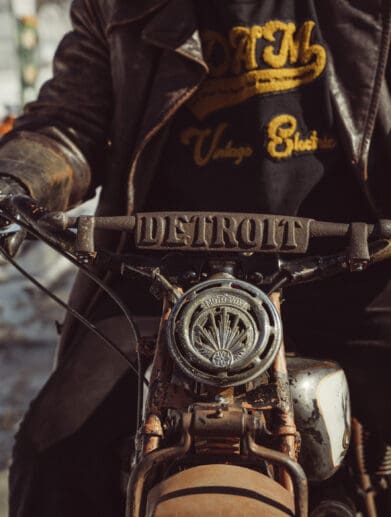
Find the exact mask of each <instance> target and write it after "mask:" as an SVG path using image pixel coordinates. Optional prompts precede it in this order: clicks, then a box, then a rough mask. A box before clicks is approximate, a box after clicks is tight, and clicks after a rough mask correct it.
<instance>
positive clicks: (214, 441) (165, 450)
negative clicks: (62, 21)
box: [0, 196, 391, 517]
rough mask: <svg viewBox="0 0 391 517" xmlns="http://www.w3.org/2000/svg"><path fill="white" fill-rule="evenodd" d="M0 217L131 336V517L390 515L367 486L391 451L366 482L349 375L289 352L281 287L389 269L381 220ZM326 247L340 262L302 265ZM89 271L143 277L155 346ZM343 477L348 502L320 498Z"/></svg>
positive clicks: (390, 234) (328, 259)
mask: <svg viewBox="0 0 391 517" xmlns="http://www.w3.org/2000/svg"><path fill="white" fill-rule="evenodd" d="M0 209H1V214H2V215H3V217H6V218H7V219H9V220H10V221H11V222H12V223H13V224H10V226H9V227H8V228H6V229H5V230H3V231H2V234H3V235H5V234H7V232H12V231H15V228H16V227H23V228H25V229H26V230H28V232H29V233H30V234H31V235H33V236H34V237H36V238H39V239H41V240H43V241H44V242H46V243H47V244H49V245H50V246H52V247H53V248H55V249H57V250H58V251H59V252H60V253H62V254H63V255H64V256H66V257H67V258H68V260H70V261H71V262H72V263H74V264H75V265H77V266H78V268H79V269H81V270H82V271H83V272H84V273H85V274H86V275H88V276H89V277H90V278H91V279H93V280H94V281H96V282H97V283H98V284H99V285H100V286H101V287H102V289H104V290H105V291H106V292H107V293H109V294H110V295H111V296H112V297H113V299H114V300H115V301H116V303H117V304H118V305H119V306H120V307H121V309H122V310H123V311H124V314H125V315H126V317H127V319H128V321H129V325H130V327H131V331H132V332H133V333H134V335H137V336H138V364H137V365H133V364H129V366H130V368H131V369H132V370H133V371H134V373H135V374H137V375H138V378H139V390H138V391H139V394H138V397H139V399H138V415H137V421H138V432H137V435H136V438H135V443H134V454H133V460H132V468H131V475H130V479H129V482H128V485H127V509H126V511H127V517H141V516H148V517H152V516H154V517H161V516H186V517H188V516H201V515H208V516H225V517H226V516H231V515H232V516H233V515H235V516H236V515H243V516H246V517H250V516H265V517H274V516H275V517H277V516H286V515H291V516H297V517H306V516H307V515H308V514H309V511H310V512H311V513H310V515H311V516H312V517H322V516H337V517H338V516H341V517H343V516H345V517H353V516H358V515H363V516H367V517H375V516H377V515H378V516H383V515H384V516H385V515H387V513H386V512H388V510H385V509H384V508H386V507H385V506H383V507H381V506H379V503H378V501H377V499H378V497H377V492H376V483H375V478H374V476H375V475H378V474H379V472H380V473H381V472H382V473H383V474H384V475H389V474H391V457H390V451H389V450H388V449H387V451H386V452H385V453H384V455H383V457H382V458H381V461H379V464H378V466H377V470H376V472H369V471H368V470H367V468H366V458H365V454H366V451H365V440H364V436H363V429H362V427H361V425H360V424H359V422H357V421H356V420H355V419H351V414H350V401H349V390H348V385H347V381H346V377H345V374H344V372H343V370H342V369H341V368H340V367H339V366H338V364H336V363H335V362H331V361H321V360H315V359H310V358H305V357H298V356H294V355H293V356H292V355H290V354H287V353H286V350H285V347H284V341H283V324H282V321H281V316H280V300H281V289H282V288H284V289H285V288H287V287H289V286H291V285H294V284H298V283H304V282H310V281H314V280H321V279H323V280H326V281H327V278H329V277H331V276H334V275H336V274H338V273H341V272H344V271H360V270H363V269H365V268H366V267H367V266H369V265H370V264H373V263H376V262H380V261H383V260H386V259H389V258H391V221H389V220H382V221H379V222H378V224H376V225H368V224H364V223H351V224H337V223H327V222H319V221H315V220H312V219H305V218H300V217H287V216H276V215H261V214H245V213H202V212H188V213H184V212H180V213H179V212H178V213H177V212H167V213H140V214H136V215H134V216H123V217H104V218H103V217H95V216H81V217H71V216H69V215H67V214H66V213H62V212H61V213H47V212H46V211H45V210H44V209H43V208H42V207H40V206H38V205H37V203H36V202H34V201H33V200H32V199H30V198H28V197H26V196H13V197H8V198H6V199H4V200H3V201H2V202H1V205H0ZM15 225H17V226H15ZM96 230H100V231H121V232H127V233H129V235H130V236H132V238H133V240H134V248H135V252H134V253H126V254H118V253H111V252H108V251H106V250H100V249H96V246H95V232H96ZM331 236H333V237H340V238H341V241H342V242H343V244H341V247H344V251H343V252H341V253H340V254H333V255H327V256H308V255H306V252H307V249H308V245H309V242H310V240H311V239H322V238H324V237H331ZM1 253H2V254H3V255H5V256H6V258H7V259H8V260H10V261H11V262H12V263H14V264H15V265H16V266H17V264H16V263H15V262H14V260H13V259H12V258H11V257H10V256H8V255H7V253H6V252H5V251H4V250H2V251H1ZM299 255H302V256H301V257H300V256H299ZM91 265H99V266H100V269H102V268H103V269H105V270H107V271H109V270H111V271H117V272H120V273H121V274H122V275H123V276H124V277H129V278H133V277H135V276H141V277H143V278H145V279H148V280H150V282H151V292H152V293H153V294H154V295H155V296H158V297H160V298H161V299H162V307H163V310H162V316H161V319H160V326H159V331H158V335H157V338H156V340H155V341H154V342H153V343H151V342H150V341H149V340H147V339H143V336H140V335H139V333H138V332H137V328H136V325H135V321H134V319H133V318H132V316H131V315H130V314H129V311H128V309H127V307H126V305H125V304H124V303H123V302H122V301H121V300H119V299H118V297H117V295H116V294H115V293H113V292H112V291H111V289H110V288H109V287H108V286H107V285H105V284H104V282H102V280H101V279H100V278H98V276H96V275H95V274H94V273H93V270H92V268H91V267H90V266H91ZM17 267H18V268H19V269H21V268H20V266H17ZM27 276H28V275H27ZM30 279H31V277H30ZM31 280H32V281H33V282H34V283H35V284H36V285H39V284H38V282H37V281H36V280H34V279H31ZM41 288H42V286H41ZM43 289H44V288H43ZM48 294H50V295H51V296H52V297H53V298H55V299H56V301H58V302H59V303H61V304H62V305H63V306H64V307H67V306H66V304H64V302H62V301H59V300H58V299H57V298H56V297H55V296H54V295H53V294H51V293H48ZM67 308H68V310H70V311H71V312H72V314H73V315H74V316H75V317H76V318H78V319H79V320H80V321H81V322H82V323H84V324H85V325H87V326H88V328H89V329H90V330H91V331H92V332H94V333H95V334H96V335H97V336H98V337H99V338H100V339H101V340H102V342H103V343H105V344H106V345H107V346H110V347H112V348H113V349H114V350H116V352H118V353H119V354H121V355H122V356H123V358H124V360H126V361H128V362H129V359H128V358H127V357H126V356H124V354H123V353H122V352H121V350H119V348H118V347H117V346H116V345H115V343H113V342H111V341H110V340H109V339H108V338H107V337H106V336H104V335H102V334H101V333H100V332H99V331H98V330H97V329H96V328H95V327H94V326H93V325H92V324H91V323H89V322H88V321H86V320H85V318H84V317H83V316H81V315H80V314H78V313H77V312H76V311H75V310H74V309H72V308H70V307H67ZM143 388H144V389H143ZM351 438H352V439H351ZM382 469H383V470H382ZM337 471H340V472H342V471H343V472H344V476H345V479H347V480H348V483H347V484H348V485H349V483H350V489H349V490H347V494H346V495H347V497H346V499H345V500H342V499H338V498H332V497H331V498H330V496H329V495H328V496H326V495H325V494H326V492H324V491H322V490H323V488H322V487H323V486H326V485H327V483H328V481H326V480H329V479H334V478H335V476H336V474H335V473H336V472H337ZM337 475H338V474H337ZM333 476H334V477H333ZM308 481H309V482H310V483H308ZM308 485H309V486H310V489H309V488H308ZM379 490H380V489H379ZM309 493H310V497H309ZM312 494H317V495H314V496H313V495H312ZM319 494H320V495H319ZM309 500H310V504H311V506H310V510H309ZM346 501H350V503H351V504H348V503H347V502H346Z"/></svg>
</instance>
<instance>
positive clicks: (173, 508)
mask: <svg viewBox="0 0 391 517" xmlns="http://www.w3.org/2000/svg"><path fill="white" fill-rule="evenodd" d="M146 516H147V517H174V516H175V517H195V516H203V517H204V516H208V517H238V516H243V517H287V516H291V517H292V516H294V500H293V496H292V495H291V494H290V493H289V492H288V491H287V490H286V489H285V488H283V487H282V486H281V485H279V484H278V483H277V482H276V481H273V480H272V479H270V478H268V477H267V476H265V475H263V474H260V473H259V472H256V471H253V470H250V469H248V468H244V467H237V466H233V465H202V466H198V467H193V468H190V469H188V470H185V471H183V472H180V473H178V474H175V475H173V476H171V477H169V478H168V479H166V480H165V481H162V482H161V483H158V484H157V485H155V486H154V487H153V488H152V490H151V491H150V493H149V495H148V501H147V511H146Z"/></svg>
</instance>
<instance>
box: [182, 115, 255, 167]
mask: <svg viewBox="0 0 391 517" xmlns="http://www.w3.org/2000/svg"><path fill="white" fill-rule="evenodd" d="M227 127H228V124H227V123H222V124H219V126H217V128H216V129H215V130H214V131H212V129H210V128H207V129H197V128H194V127H191V128H187V129H185V130H184V131H183V132H182V134H181V142H182V144H183V145H192V144H193V145H194V148H193V159H194V162H195V163H196V164H197V165H198V166H199V167H204V166H205V165H208V164H209V163H210V162H211V161H212V160H222V159H229V160H233V163H234V165H240V164H241V163H242V162H243V160H244V159H245V158H249V157H250V156H252V154H253V152H254V151H253V149H252V148H251V147H250V146H234V144H233V142H232V140H229V141H228V142H227V143H226V144H223V143H222V141H221V140H222V137H223V134H224V131H225V130H226V129H227Z"/></svg>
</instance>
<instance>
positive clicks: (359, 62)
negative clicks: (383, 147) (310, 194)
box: [316, 0, 391, 180]
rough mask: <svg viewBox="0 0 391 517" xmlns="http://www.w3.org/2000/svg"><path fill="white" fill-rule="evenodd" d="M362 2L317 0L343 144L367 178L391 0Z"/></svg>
mask: <svg viewBox="0 0 391 517" xmlns="http://www.w3.org/2000/svg"><path fill="white" fill-rule="evenodd" d="M358 3H359V4H360V5H359V6H357V3H356V2H351V1H349V0H335V1H333V2H317V3H316V10H317V13H318V20H319V24H320V27H321V30H322V34H323V38H324V40H325V41H326V43H327V45H328V47H329V50H330V52H329V56H330V57H329V64H328V72H329V87H330V92H331V95H332V99H333V103H334V111H335V114H336V118H337V121H338V123H339V128H340V136H341V139H342V144H343V146H344V148H345V152H346V154H347V157H348V158H349V161H350V162H351V163H352V164H353V165H354V166H355V167H356V168H357V169H358V171H359V173H360V176H361V179H362V180H364V179H365V176H366V165H367V163H366V162H367V156H368V151H369V146H370V141H371V137H372V131H373V127H374V122H375V117H376V113H377V110H378V102H379V93H380V87H381V83H382V78H383V74H384V67H385V63H386V60H387V52H388V46H389V37H390V34H389V32H390V21H389V20H390V4H391V2H390V0H385V1H383V2H381V1H379V0H377V1H363V0H361V1H360V2H358ZM381 3H382V4H383V6H381V5H380V4H381Z"/></svg>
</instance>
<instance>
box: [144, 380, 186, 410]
mask: <svg viewBox="0 0 391 517" xmlns="http://www.w3.org/2000/svg"><path fill="white" fill-rule="evenodd" d="M150 389H151V394H152V395H151V399H152V406H153V407H160V408H162V409H168V408H170V409H182V410H186V409H187V408H188V407H189V406H190V405H191V404H192V402H193V401H194V395H193V394H192V393H190V392H189V391H188V390H186V389H185V388H184V387H183V386H178V385H177V384H172V383H169V382H162V381H157V382H155V383H154V385H152V386H151V388H150Z"/></svg>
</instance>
